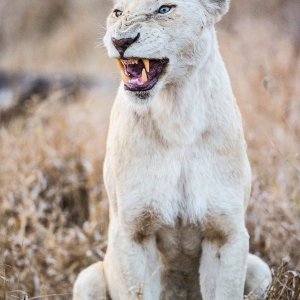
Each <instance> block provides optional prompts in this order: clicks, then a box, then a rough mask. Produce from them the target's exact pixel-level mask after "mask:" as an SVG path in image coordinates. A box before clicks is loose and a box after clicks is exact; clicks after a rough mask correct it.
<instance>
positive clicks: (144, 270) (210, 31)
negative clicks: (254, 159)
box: [74, 0, 271, 300]
mask: <svg viewBox="0 0 300 300" xmlns="http://www.w3.org/2000/svg"><path fill="white" fill-rule="evenodd" d="M228 7H229V1H228V0H171V1H164V0H118V1H116V4H115V8H114V10H113V12H112V14H111V15H110V16H109V18H108V22H107V33H106V35H105V38H104V41H105V45H106V47H107V49H108V53H109V55H110V56H111V57H114V58H116V59H117V61H118V63H119V66H120V69H121V74H122V77H123V82H122V84H121V86H120V88H119V91H118V95H117V98H116V101H115V103H114V106H113V109H112V113H111V120H110V129H109V136H108V141H107V154H106V158H105V165H104V180H105V185H106V189H107V192H108V195H109V200H110V226H109V238H108V248H107V253H106V256H105V259H104V262H103V263H102V262H99V263H97V264H95V265H92V266H91V267H89V268H87V269H86V270H84V271H83V272H82V273H81V274H80V275H79V277H78V279H77V281H76V283H75V287H74V299H77V300H100V299H112V300H118V299H121V300H127V299H144V300H159V299H163V300H165V299H189V300H192V299H203V300H241V299H243V295H244V293H249V292H253V293H255V294H256V295H258V296H262V295H263V293H264V292H265V290H266V288H267V287H268V285H269V283H270V281H271V273H270V270H269V267H268V266H267V265H266V264H265V263H264V262H263V261H261V260H260V259H259V258H258V257H256V256H253V255H251V254H248V252H249V236H248V233H247V229H246V227H245V210H246V205H247V200H248V198H249V194H250V185H251V171H250V166H249V162H248V157H247V153H246V152H247V147H246V143H245V140H244V133H243V128H242V121H241V116H240V112H239V109H238V107H237V104H236V101H235V98H234V95H233V92H232V89H231V84H230V81H229V78H228V74H227V71H226V69H225V66H224V63H223V60H222V58H221V55H220V52H219V48H218V42H217V38H216V32H215V29H214V24H215V23H216V22H217V21H219V20H220V19H221V17H222V16H223V15H224V14H225V13H226V12H227V10H228Z"/></svg>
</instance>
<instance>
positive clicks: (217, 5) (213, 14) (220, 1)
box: [200, 0, 230, 24]
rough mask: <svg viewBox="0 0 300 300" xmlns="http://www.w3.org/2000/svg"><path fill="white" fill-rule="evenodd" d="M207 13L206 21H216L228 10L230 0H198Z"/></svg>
mask: <svg viewBox="0 0 300 300" xmlns="http://www.w3.org/2000/svg"><path fill="white" fill-rule="evenodd" d="M200 1H201V3H202V4H203V6H204V8H205V9H206V11H207V13H208V22H209V23H211V24H214V23H217V22H218V21H220V20H221V18H222V17H223V16H224V15H225V14H226V13H227V12H228V10H229V6H230V0H200Z"/></svg>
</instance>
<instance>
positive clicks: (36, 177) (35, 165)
mask: <svg viewBox="0 0 300 300" xmlns="http://www.w3.org/2000/svg"><path fill="white" fill-rule="evenodd" d="M109 7H110V3H109V1H107V2H105V1H104V0H103V1H100V0H89V1H86V2H83V1H77V0H72V1H71V0H69V1H59V0H51V1H38V0H26V1H24V0H14V1H8V0H3V1H1V2H0V52H1V55H0V69H1V70H5V71H11V72H17V73H19V72H29V73H36V74H48V75H49V74H53V73H64V74H70V73H71V74H85V75H90V76H95V77H99V78H108V79H109V80H114V79H117V78H118V75H117V72H116V71H115V68H114V66H113V63H112V62H110V61H109V60H108V59H107V58H106V56H105V51H104V49H103V47H102V44H101V39H100V37H101V35H102V34H103V33H104V29H103V27H104V24H105V21H104V18H105V15H106V14H107V12H108V11H109ZM298 9H299V4H298V1H297V0H289V2H287V1H280V0H265V1H258V0H253V1H251V2H250V1H246V0H240V1H239V2H238V1H235V2H233V7H232V10H231V12H230V14H229V15H228V16H226V18H225V19H224V21H223V22H222V23H221V24H219V25H218V34H219V39H220V48H221V51H222V54H223V57H224V59H225V62H226V65H227V67H228V70H229V73H230V77H231V79H232V83H233V88H234V91H235V94H236V96H237V100H238V103H239V106H240V108H241V111H242V115H243V119H244V127H245V133H246V139H247V142H248V145H249V157H250V160H251V165H252V169H253V191H252V197H251V200H250V203H249V209H248V212H247V225H248V229H249V231H250V235H251V251H252V252H254V253H256V254H258V255H260V256H261V257H263V258H264V259H265V260H266V261H267V262H268V263H269V264H270V265H271V266H272V267H274V273H276V274H277V276H276V277H274V278H275V279H274V283H273V286H272V288H271V289H270V291H269V292H268V295H267V296H266V299H284V300H286V299H292V300H296V299H298V300H299V297H300V296H299V293H300V292H299V286H300V279H299V277H300V276H299V273H297V272H296V271H295V270H297V269H298V270H299V269H300V251H299V247H300V219H299V217H300V156H299V155H300V154H299V151H300V122H299V116H300V85H299V84H297V83H298V81H299V78H300V55H299V53H300V52H299V49H300V47H299V43H300V38H299V32H300V25H299V18H298V17H297V16H298V13H297V11H298V12H299V11H300V10H298ZM50 76H51V75H50ZM17 88H18V87H17ZM17 88H16V89H17ZM0 92H1V89H0ZM114 94H115V91H114V90H113V89H111V90H108V89H105V90H99V89H98V90H90V91H89V90H85V89H83V90H81V91H80V92H79V93H75V94H70V93H68V92H66V91H65V90H64V89H58V90H55V91H53V92H52V93H50V95H48V97H47V99H46V101H42V102H41V101H39V96H38V95H33V96H32V99H31V101H30V102H28V104H26V107H25V108H24V109H23V112H25V113H22V114H17V115H16V116H15V117H14V118H12V119H10V121H9V122H5V123H1V120H0V299H1V300H2V299H22V297H23V296H24V295H25V294H26V295H28V296H29V297H33V296H41V297H42V296H43V295H44V297H43V298H42V299H70V298H71V294H70V293H71V287H72V283H73V282H74V280H75V277H76V275H77V274H78V272H79V270H81V269H82V268H84V267H85V266H87V265H89V264H90V263H92V262H94V261H97V260H99V259H102V258H103V255H104V253H105V247H106V231H107V223H108V218H107V211H108V208H107V198H106V194H105V190H104V187H103V183H102V161H103V157H104V153H105V137H106V131H107V124H108V118H109V111H110V108H111V105H112V101H113V98H114ZM0 100H1V93H0ZM0 109H1V106H0ZM283 260H284V261H287V263H284V264H283V265H282V261H283ZM280 265H282V267H281V268H279V269H278V267H279V266H280ZM289 270H294V271H292V272H289ZM297 288H298V290H297ZM53 294H55V296H45V295H53ZM249 299H251V296H249Z"/></svg>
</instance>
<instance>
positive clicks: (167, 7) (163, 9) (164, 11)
mask: <svg viewBox="0 0 300 300" xmlns="http://www.w3.org/2000/svg"><path fill="white" fill-rule="evenodd" d="M172 8H174V6H171V5H163V6H161V7H160V8H159V9H158V13H159V14H161V15H165V14H167V13H169V12H170V11H171V10H172Z"/></svg>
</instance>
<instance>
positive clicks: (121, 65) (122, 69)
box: [117, 59, 124, 72]
mask: <svg viewBox="0 0 300 300" xmlns="http://www.w3.org/2000/svg"><path fill="white" fill-rule="evenodd" d="M117 62H118V64H119V67H120V69H121V71H123V72H124V65H123V63H122V61H121V59H117Z"/></svg>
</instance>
